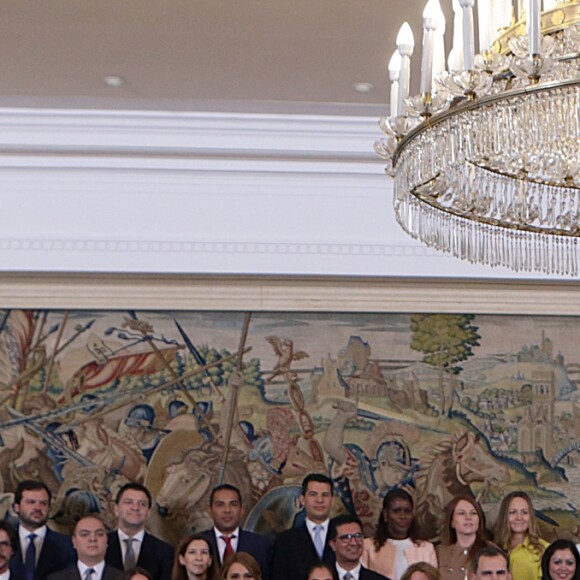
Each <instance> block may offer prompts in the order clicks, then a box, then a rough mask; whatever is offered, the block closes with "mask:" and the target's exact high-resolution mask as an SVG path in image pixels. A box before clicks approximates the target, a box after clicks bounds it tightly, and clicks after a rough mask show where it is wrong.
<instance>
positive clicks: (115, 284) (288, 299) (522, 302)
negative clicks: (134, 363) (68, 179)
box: [0, 273, 580, 316]
mask: <svg viewBox="0 0 580 580" xmlns="http://www.w3.org/2000/svg"><path fill="white" fill-rule="evenodd" d="M0 304H1V305H2V307H3V308H51V309H119V310H123V309H131V310H214V311H248V310H249V311H256V312H257V311H293V312H328V311H334V312H403V313H405V312H411V313H412V312H427V313H430V312H441V313H473V314H521V315H525V314H531V315H558V316H560V315H568V316H579V315H580V286H579V285H578V284H575V283H570V282H567V283H566V282H564V283H562V282H548V281H544V282H540V281H521V280H512V281H506V280H503V281H500V280H473V279H463V280H457V279H455V280H454V279H444V278H442V279H429V280H427V279H424V278H414V279H411V278H394V277H382V278H378V277H347V276H342V277H328V276H326V277H321V276H310V277H307V276H223V275H222V276H189V275H188V276H175V275H173V276H167V275H159V274H156V275H126V274H123V275H121V274H119V275H112V274H37V273H35V274H25V273H24V274H23V273H19V274H1V273H0Z"/></svg>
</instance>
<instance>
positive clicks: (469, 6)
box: [459, 0, 475, 70]
mask: <svg viewBox="0 0 580 580" xmlns="http://www.w3.org/2000/svg"><path fill="white" fill-rule="evenodd" d="M474 4H475V0H459V5H460V6H461V8H462V10H463V70H473V69H474V64H473V62H474V56H475V43H474V40H473V6H474Z"/></svg>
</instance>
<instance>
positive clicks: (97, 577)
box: [77, 560, 105, 580]
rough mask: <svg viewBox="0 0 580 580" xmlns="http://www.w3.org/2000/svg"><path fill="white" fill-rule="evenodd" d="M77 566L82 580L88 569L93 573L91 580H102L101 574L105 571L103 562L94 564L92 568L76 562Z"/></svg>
mask: <svg viewBox="0 0 580 580" xmlns="http://www.w3.org/2000/svg"><path fill="white" fill-rule="evenodd" d="M77 566H78V569H79V572H80V575H81V579H82V580H84V578H85V573H86V571H87V570H88V569H89V568H92V569H93V570H94V571H95V573H94V574H93V576H92V578H91V580H101V579H102V578H103V572H104V571H105V561H104V560H103V561H102V562H99V563H98V564H95V565H94V566H87V565H86V564H84V563H83V562H81V561H80V560H78V562H77Z"/></svg>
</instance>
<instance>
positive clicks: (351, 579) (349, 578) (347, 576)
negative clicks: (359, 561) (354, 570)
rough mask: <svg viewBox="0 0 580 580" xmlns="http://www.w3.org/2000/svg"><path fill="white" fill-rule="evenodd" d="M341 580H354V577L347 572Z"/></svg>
mask: <svg viewBox="0 0 580 580" xmlns="http://www.w3.org/2000/svg"><path fill="white" fill-rule="evenodd" d="M342 578H343V580H354V576H353V575H352V574H351V573H350V572H347V573H346V574H345V575H344V576H343V577H342Z"/></svg>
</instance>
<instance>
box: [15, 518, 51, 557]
mask: <svg viewBox="0 0 580 580" xmlns="http://www.w3.org/2000/svg"><path fill="white" fill-rule="evenodd" d="M46 530H47V527H46V526H45V525H44V526H41V527H40V528H36V530H32V531H30V530H27V529H26V528H25V527H24V526H18V538H19V540H20V553H21V554H22V561H23V562H24V558H25V557H26V550H28V544H29V543H30V540H29V539H28V536H29V535H30V534H36V538H34V547H35V548H36V562H37V563H38V557H39V556H40V551H41V550H42V544H44V538H46Z"/></svg>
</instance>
